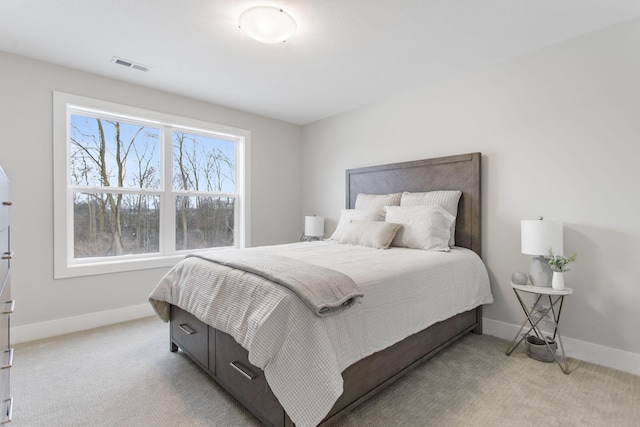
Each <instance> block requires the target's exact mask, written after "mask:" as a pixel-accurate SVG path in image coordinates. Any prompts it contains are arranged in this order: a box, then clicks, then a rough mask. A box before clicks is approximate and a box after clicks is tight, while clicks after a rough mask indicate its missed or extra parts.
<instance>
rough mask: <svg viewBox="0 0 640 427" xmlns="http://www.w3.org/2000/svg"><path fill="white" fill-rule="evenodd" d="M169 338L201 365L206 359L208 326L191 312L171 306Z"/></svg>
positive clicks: (204, 363)
mask: <svg viewBox="0 0 640 427" xmlns="http://www.w3.org/2000/svg"><path fill="white" fill-rule="evenodd" d="M171 339H172V340H173V341H174V343H176V344H177V345H178V347H180V348H181V349H182V350H183V351H185V352H187V353H189V354H190V355H191V356H193V358H195V359H196V361H197V362H199V363H200V364H201V365H202V366H203V367H205V368H206V367H207V359H208V327H207V325H206V324H204V323H202V322H201V321H200V320H198V319H197V318H196V317H195V316H193V315H192V314H191V313H187V312H186V311H184V310H181V309H180V308H178V307H175V306H171Z"/></svg>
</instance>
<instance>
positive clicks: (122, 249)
mask: <svg viewBox="0 0 640 427" xmlns="http://www.w3.org/2000/svg"><path fill="white" fill-rule="evenodd" d="M165 129H166V128H163V127H161V126H153V125H149V124H145V123H135V121H126V120H121V119H119V118H112V117H107V116H105V117H99V116H97V115H96V116H91V115H86V116H85V115H81V114H71V115H70V129H69V143H70V146H69V147H70V153H69V156H70V157H69V165H70V171H69V172H70V174H69V176H70V181H71V182H70V184H71V187H72V188H73V225H74V257H75V258H92V257H111V256H122V255H131V254H153V253H158V252H160V250H161V248H160V246H161V233H162V229H161V228H162V225H161V212H162V209H163V208H162V204H163V203H169V204H171V205H173V204H174V203H175V218H176V221H175V227H176V233H175V236H176V238H175V242H174V243H175V248H174V250H176V251H180V250H192V249H203V248H213V247H221V246H233V245H234V218H235V208H236V186H235V176H234V175H235V170H236V165H235V162H236V159H235V142H234V140H227V139H224V138H216V137H214V136H211V135H207V134H205V133H202V134H198V133H195V132H178V131H171V134H170V135H171V143H172V146H173V158H172V159H170V161H167V162H166V164H164V165H163V164H162V156H161V153H162V151H163V149H162V144H163V138H164V137H163V132H165ZM171 165H172V182H171V183H167V184H166V185H169V186H170V188H171V191H170V192H168V193H167V192H166V191H165V190H166V189H163V188H162V180H161V177H162V168H163V167H171Z"/></svg>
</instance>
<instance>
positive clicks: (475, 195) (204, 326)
mask: <svg viewBox="0 0 640 427" xmlns="http://www.w3.org/2000/svg"><path fill="white" fill-rule="evenodd" d="M480 157H481V156H480V154H479V153H470V154H464V155H457V156H449V157H442V158H436V159H426V160H419V161H413V162H403V163H395V164H390V165H382V166H374V167H366V168H356V169H349V170H347V171H346V208H347V209H353V208H354V207H355V205H356V200H357V197H358V194H380V195H381V194H391V193H398V192H403V191H406V192H428V191H437V190H458V191H461V193H462V195H461V197H460V201H459V203H458V210H457V216H456V220H455V221H456V223H455V248H453V249H452V250H451V251H449V252H447V253H446V255H445V254H444V252H440V253H435V252H434V253H433V255H427V254H426V252H428V251H416V250H412V249H408V250H406V251H404V252H403V251H402V249H400V248H398V249H393V250H389V251H383V250H380V249H372V248H359V249H354V250H347V249H345V246H347V245H340V244H336V242H309V243H308V244H303V243H297V244H291V245H282V246H281V247H277V248H275V249H274V248H269V247H266V248H257V249H256V251H257V252H263V253H268V252H271V251H277V253H278V254H282V253H283V254H285V255H286V256H290V257H292V258H299V259H301V260H303V261H305V262H306V261H309V260H324V261H325V262H326V263H327V265H330V266H332V267H334V268H336V269H337V270H341V269H342V270H343V271H345V272H348V273H349V274H351V275H353V276H356V277H365V276H367V274H368V272H367V271H366V270H367V264H365V262H366V260H367V259H369V258H371V260H373V262H378V258H379V262H380V263H382V262H384V259H386V258H389V257H391V259H393V260H395V261H394V265H402V266H403V267H402V268H403V269H405V270H406V269H408V268H409V267H405V266H412V265H414V264H415V265H417V264H420V263H430V262H432V261H431V260H432V259H442V260H445V263H446V262H448V260H449V259H451V258H452V257H454V255H455V256H459V257H461V258H462V259H463V260H466V261H463V262H467V263H468V265H469V267H464V268H460V267H457V265H458V264H456V266H454V265H453V264H452V266H450V267H447V268H449V269H451V270H452V271H453V272H454V273H455V274H458V276H460V274H461V273H460V271H463V272H465V273H464V274H462V276H460V277H462V278H460V279H456V280H455V282H456V283H457V282H460V284H459V285H460V286H464V284H465V283H466V281H472V280H476V279H475V277H480V276H483V275H484V277H480V278H479V279H478V281H479V282H486V283H484V285H485V286H484V289H483V290H479V291H478V292H477V294H478V295H475V294H474V295H472V296H469V298H468V299H464V298H460V299H461V300H463V299H464V303H461V305H460V306H459V307H451V308H450V310H453V311H450V312H449V314H446V316H445V315H443V314H439V312H438V314H437V315H434V316H436V317H433V318H428V317H429V316H427V315H425V316H417V319H418V320H417V321H416V318H415V316H414V318H409V317H408V316H407V319H404V316H398V314H397V312H398V311H402V309H400V310H395V313H396V314H393V311H392V314H390V315H391V316H396V318H395V319H396V320H393V321H386V319H385V321H379V322H378V323H375V319H378V317H377V316H378V314H377V313H378V311H377V310H379V308H380V306H382V305H383V302H380V301H379V302H378V304H379V305H378V306H375V305H374V304H375V301H376V298H377V295H378V294H376V292H378V293H380V292H381V291H380V290H381V289H385V286H386V282H384V281H383V279H380V280H372V281H371V282H367V281H366V280H361V281H360V284H361V285H362V282H365V285H364V287H365V291H364V294H365V295H364V297H363V298H362V299H363V300H364V301H365V302H364V303H361V302H360V301H358V303H356V304H353V307H349V308H346V309H344V310H342V311H340V312H339V313H338V314H335V315H332V316H327V317H322V318H320V317H318V316H315V315H314V314H311V312H310V311H309V310H308V308H307V307H305V306H304V304H303V303H301V302H300V299H299V298H296V297H295V295H294V294H292V293H291V292H289V290H288V289H285V288H284V287H282V286H278V285H273V286H271V285H269V286H265V285H264V283H262V282H259V284H257V285H255V286H254V287H249V289H250V294H249V296H242V299H243V300H245V299H246V300H252V301H262V300H263V299H266V300H268V301H269V302H268V303H267V304H266V307H268V308H264V307H263V306H262V305H260V307H259V308H258V309H256V310H255V311H252V312H251V315H247V313H248V312H249V308H251V307H253V306H254V305H255V304H254V302H247V303H244V302H243V303H242V304H245V305H242V304H235V302H232V303H228V301H237V299H236V300H234V299H229V298H239V297H241V295H239V294H238V293H241V292H243V291H239V290H238V289H239V288H238V287H228V288H215V290H214V291H212V292H213V293H215V294H216V298H219V299H220V301H222V302H220V303H218V305H216V306H215V309H212V308H211V305H210V304H211V303H210V302H209V296H207V297H206V298H205V297H203V296H202V295H201V293H202V292H203V291H201V290H200V289H201V287H204V286H208V285H207V283H208V282H210V281H217V280H218V277H219V276H224V275H228V274H232V273H233V274H237V275H238V277H239V276H241V275H242V276H243V277H245V278H246V273H241V272H238V271H236V270H234V269H231V270H228V271H227V270H224V271H223V270H220V269H227V268H229V267H228V266H218V265H217V264H216V267H215V268H217V269H218V270H219V271H218V272H217V273H210V272H209V270H205V269H204V268H205V267H204V266H203V263H207V262H208V261H207V260H206V259H204V260H203V258H206V256H203V257H191V258H188V259H186V260H185V262H184V263H183V264H180V265H179V267H177V268H174V269H172V271H171V272H169V273H168V275H167V276H165V279H163V282H164V286H161V284H162V282H161V284H159V286H158V287H157V288H156V290H154V292H153V293H152V295H151V296H150V300H151V302H152V305H153V306H154V308H155V309H156V312H158V314H159V315H160V317H162V318H163V320H169V321H170V349H171V351H177V350H178V349H180V350H182V351H183V352H184V353H185V354H187V355H188V356H189V357H190V358H191V359H192V360H193V361H194V362H195V363H197V364H198V365H199V366H200V367H201V368H202V369H203V370H204V371H205V372H206V373H208V374H209V375H210V376H211V377H213V378H214V379H215V380H216V381H217V382H218V383H219V384H221V385H222V386H223V387H224V388H225V389H226V390H227V391H229V393H230V394H231V395H233V396H234V397H235V398H236V399H237V400H238V401H240V402H241V403H242V404H243V405H244V406H245V407H246V408H247V409H248V410H249V411H250V412H252V413H253V414H254V415H255V416H256V417H257V418H258V419H260V420H261V421H262V422H263V423H264V424H266V425H270V426H292V425H294V423H293V421H292V419H293V420H296V423H295V424H296V425H299V426H306V425H316V424H321V425H322V424H328V423H330V422H332V421H334V420H335V419H337V418H338V417H341V416H343V415H344V414H346V413H348V412H349V411H350V410H352V409H353V408H355V407H356V406H358V405H359V404H361V403H362V402H364V401H366V400H367V399H368V398H369V397H371V396H372V395H373V394H375V393H376V392H378V391H380V390H381V389H382V388H384V387H385V386H386V385H388V384H390V383H391V382H392V381H394V380H396V379H397V378H399V377H400V376H402V375H403V374H405V373H406V372H407V371H408V370H410V369H411V368H412V367H414V366H416V365H417V364H419V363H420V362H422V361H423V360H425V359H426V358H428V357H430V356H432V355H433V354H435V353H436V352H437V351H439V350H440V349H442V348H444V347H446V346H447V345H449V344H451V343H452V342H454V341H455V340H457V339H459V338H460V337H462V336H464V335H465V334H466V333H468V332H474V333H478V334H480V333H482V304H484V303H490V302H491V301H492V297H491V295H490V291H489V290H488V278H487V277H486V270H485V269H484V266H483V265H481V264H482V262H481V261H480V258H479V257H480V255H481V246H482V245H481V233H480ZM302 245H306V246H302ZM368 250H369V252H367V251H368ZM394 251H395V252H394ZM325 254H326V255H325ZM427 256H429V258H428V259H427V258H425V259H424V260H423V258H422V257H427ZM349 257H352V258H349ZM338 258H339V259H342V260H347V261H345V262H343V263H342V265H340V266H337V267H336V262H335V259H338ZM351 260H353V262H352V261H351ZM318 262H319V263H320V264H321V263H322V262H320V261H318ZM359 262H360V264H359ZM433 262H435V261H433ZM438 262H440V261H438ZM456 262H457V261H456ZM478 264H480V265H481V266H478ZM381 265H382V264H381ZM390 265H391V264H390ZM438 265H439V264H438ZM207 268H209V267H207ZM398 268H400V267H398ZM438 268H440V267H438ZM394 269H396V267H394V268H385V273H384V274H387V275H389V277H396V276H393V274H396V273H397V272H396V273H393V271H388V272H387V270H394ZM436 270H437V269H436ZM403 271H404V270H398V272H400V273H402V272H403ZM416 274H418V273H415V274H414V272H413V270H411V272H410V273H406V277H407V278H408V277H409V276H411V277H414V276H415V277H416V278H417V279H418V280H419V281H420V280H422V279H424V278H425V277H431V276H416ZM419 274H421V275H423V274H427V275H428V274H431V275H433V277H435V276H441V275H442V274H441V273H440V270H437V271H436V272H435V273H434V272H424V273H423V272H420V273H419ZM249 276H251V280H254V279H255V278H254V277H253V275H249ZM367 277H368V276H367ZM398 277H399V276H398ZM402 277H403V278H402V280H397V283H394V286H396V285H397V286H398V287H399V288H398V289H402V288H401V286H404V285H405V282H407V284H406V286H409V284H408V282H410V280H409V279H407V280H405V279H404V277H405V276H402ZM187 279H188V280H187ZM255 280H262V279H255ZM447 280H448V279H447ZM181 281H182V282H185V283H189V285H188V287H187V285H180V284H178V283H179V282H181ZM452 281H453V280H452ZM194 283H195V284H194ZM177 286H184V287H183V288H178V287H177ZM388 288H389V286H386V289H388ZM221 289H222V290H221ZM265 289H267V290H265ZM460 289H461V290H457V289H455V288H454V287H453V284H452V286H451V290H448V291H445V295H444V297H443V298H449V300H451V301H453V296H452V294H460V293H462V294H464V293H465V292H464V289H466V288H464V287H462V288H460ZM369 291H371V292H370V293H369ZM247 292H249V291H247ZM420 292H422V291H420ZM227 293H228V294H227ZM176 294H180V295H179V297H178V296H176ZM290 294H291V295H293V297H291V295H290ZM225 298H226V299H225ZM367 298H368V300H367ZM422 298H424V300H420V299H418V297H413V296H412V298H411V299H410V300H408V301H409V302H408V304H410V303H413V304H418V303H419V304H420V305H418V306H417V307H422V304H424V306H425V307H426V306H427V305H428V304H432V303H431V302H430V301H429V298H428V295H425V296H423V297H422ZM378 299H380V298H378ZM449 300H447V301H449ZM271 301H273V302H271ZM371 301H373V302H371ZM436 304H437V305H444V306H448V305H451V304H448V303H446V302H445V303H440V302H438V303H436ZM238 306H240V307H238ZM283 307H284V308H283ZM398 307H401V306H398ZM435 308H436V307H434V309H435ZM252 309H253V308H252ZM234 310H235V311H234ZM238 313H239V314H238ZM363 313H365V314H366V315H365V314H363ZM372 313H373V314H372ZM384 316H387V314H384ZM437 316H441V317H442V316H445V317H442V318H439V317H437ZM238 317H241V318H242V319H241V320H235V319H236V318H238ZM423 317H424V319H423ZM364 318H367V319H369V318H370V319H374V320H373V323H375V325H371V324H369V323H367V322H369V321H368V320H367V321H364V320H362V319H364ZM427 318H428V319H427ZM390 319H394V318H393V317H390ZM378 320H379V319H378ZM348 322H351V323H348ZM402 322H406V323H407V324H408V325H409V327H410V328H413V329H411V330H410V332H409V333H406V332H404V329H403V332H402V333H405V335H407V336H406V337H405V336H401V338H400V339H398V336H399V335H398V332H397V331H396V329H394V328H396V325H395V323H402ZM299 325H300V326H299ZM345 325H346V326H345ZM354 325H355V326H354ZM425 325H426V326H425ZM303 327H304V328H309V329H308V330H307V329H303ZM387 327H388V328H389V331H388V332H387V331H386V330H385V328H387ZM397 327H398V328H400V326H397ZM298 328H300V331H298V330H297V329H298ZM403 328H404V326H403ZM416 328H417V330H416ZM407 330H409V329H407ZM247 349H248V350H247ZM307 359H308V360H307ZM334 359H335V360H334ZM325 371H327V372H329V373H326V372H325ZM335 371H337V373H336V372H335ZM336 375H337V378H335V376H336ZM283 376H290V377H292V378H293V380H294V381H291V378H286V379H285V380H283V379H282V377H283ZM267 379H268V380H267ZM274 392H275V394H274ZM276 395H278V397H277V398H276ZM310 401H312V402H311V403H309V402H310ZM308 404H309V405H310V406H309V407H308V408H307V407H306V405H308ZM284 408H288V411H287V410H285V409H284Z"/></svg>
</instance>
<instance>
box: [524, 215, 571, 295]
mask: <svg viewBox="0 0 640 427" xmlns="http://www.w3.org/2000/svg"><path fill="white" fill-rule="evenodd" d="M520 239H521V241H520V243H521V252H522V253H523V254H527V255H536V256H535V257H533V258H532V259H531V267H530V271H529V278H530V279H531V284H533V285H534V286H544V287H551V277H552V276H553V271H551V267H550V266H549V259H550V258H549V251H551V252H552V253H554V254H562V250H563V247H562V221H547V220H545V219H543V218H542V217H540V219H538V220H526V219H524V220H522V223H521V226H520Z"/></svg>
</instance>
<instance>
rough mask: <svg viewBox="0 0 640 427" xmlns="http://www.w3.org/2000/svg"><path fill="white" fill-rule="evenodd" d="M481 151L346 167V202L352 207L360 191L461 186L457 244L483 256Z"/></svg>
mask: <svg viewBox="0 0 640 427" xmlns="http://www.w3.org/2000/svg"><path fill="white" fill-rule="evenodd" d="M480 156H481V155H480V153H469V154H460V155H457V156H448V157H439V158H435V159H424V160H416V161H412V162H402V163H393V164H388V165H381V166H370V167H364V168H355V169H347V171H346V175H347V176H346V177H347V186H346V189H347V203H346V206H347V208H349V209H353V208H354V207H355V203H356V197H357V195H358V193H366V194H388V193H398V192H402V191H411V192H421V191H434V190H460V191H462V197H461V198H460V203H459V204H458V216H457V219H456V246H462V247H465V248H469V249H471V250H473V251H474V252H476V253H477V254H478V255H480V256H482V240H481V238H482V234H481V230H480V201H481V197H480V196H481V192H480Z"/></svg>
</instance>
